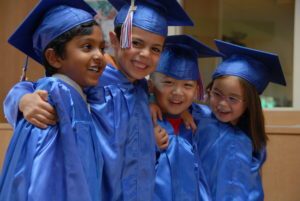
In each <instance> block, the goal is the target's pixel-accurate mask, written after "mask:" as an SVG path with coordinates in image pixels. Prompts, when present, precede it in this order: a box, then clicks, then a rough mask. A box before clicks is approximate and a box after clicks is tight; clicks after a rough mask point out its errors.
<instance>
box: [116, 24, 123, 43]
mask: <svg viewBox="0 0 300 201" xmlns="http://www.w3.org/2000/svg"><path fill="white" fill-rule="evenodd" d="M121 30H122V27H121V26H116V27H115V29H114V32H115V34H116V35H117V38H118V39H119V40H120V38H121Z"/></svg>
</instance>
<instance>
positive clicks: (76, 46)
mask: <svg viewBox="0 0 300 201" xmlns="http://www.w3.org/2000/svg"><path fill="white" fill-rule="evenodd" d="M104 48H105V42H104V39H103V35H102V31H101V29H100V28H99V26H96V25H95V26H93V31H92V33H91V34H90V35H80V36H75V37H74V38H73V39H72V40H70V41H69V42H68V43H67V44H66V49H65V57H64V58H63V59H62V58H59V68H58V73H61V74H64V75H66V76H68V77H69V78H71V79H72V80H73V81H75V82H76V83H77V84H79V85H80V86H81V87H88V86H95V85H97V83H98V79H99V77H100V75H101V74H102V72H103V70H104V67H105V62H104V58H103V50H104Z"/></svg>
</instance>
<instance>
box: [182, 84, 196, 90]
mask: <svg viewBox="0 0 300 201" xmlns="http://www.w3.org/2000/svg"><path fill="white" fill-rule="evenodd" d="M184 86H185V87H186V88H189V89H190V88H193V87H194V84H192V83H185V84H184Z"/></svg>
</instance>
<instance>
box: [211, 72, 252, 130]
mask: <svg viewBox="0 0 300 201" xmlns="http://www.w3.org/2000/svg"><path fill="white" fill-rule="evenodd" d="M243 99H244V93H243V88H242V86H241V83H240V81H239V79H238V78H237V77H236V76H228V77H222V78H217V79H215V80H214V83H213V85H212V88H211V91H210V100H209V103H210V106H211V108H212V111H213V112H214V114H215V115H216V117H217V119H218V120H220V121H222V122H225V123H228V122H229V123H231V124H233V125H236V124H237V123H238V121H239V119H240V117H241V116H242V115H243V113H244V112H245V110H246V103H245V101H244V100H243Z"/></svg>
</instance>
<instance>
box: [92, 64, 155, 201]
mask: <svg viewBox="0 0 300 201" xmlns="http://www.w3.org/2000/svg"><path fill="white" fill-rule="evenodd" d="M99 83H100V85H99V86H97V87H95V88H91V89H89V90H88V91H87V92H86V93H87V96H88V97H87V98H88V101H89V103H90V104H91V111H92V116H93V119H94V123H95V125H96V128H97V131H98V132H99V142H100V143H101V149H102V152H103V157H104V177H103V183H104V185H103V190H102V193H103V195H104V198H103V199H104V200H105V201H110V200H111V201H116V200H118V201H119V200H124V201H133V200H138V201H152V200H153V191H154V177H155V170H154V165H155V142H154V135H153V125H152V121H151V118H150V111H149V107H148V96H147V93H146V84H147V83H146V81H145V80H139V81H136V83H134V84H133V83H131V82H129V80H128V79H127V78H126V76H125V75H123V74H122V73H121V72H120V71H119V70H116V69H115V68H113V67H111V66H107V67H106V69H105V71H104V73H103V75H102V76H101V78H100V82H99Z"/></svg>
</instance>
